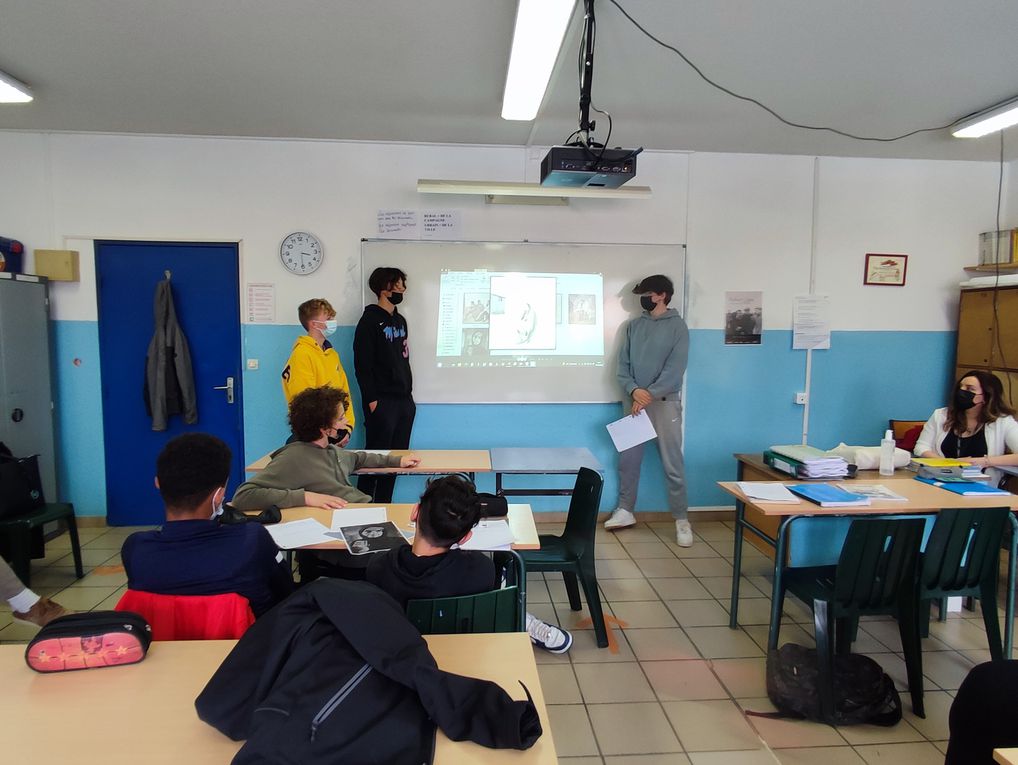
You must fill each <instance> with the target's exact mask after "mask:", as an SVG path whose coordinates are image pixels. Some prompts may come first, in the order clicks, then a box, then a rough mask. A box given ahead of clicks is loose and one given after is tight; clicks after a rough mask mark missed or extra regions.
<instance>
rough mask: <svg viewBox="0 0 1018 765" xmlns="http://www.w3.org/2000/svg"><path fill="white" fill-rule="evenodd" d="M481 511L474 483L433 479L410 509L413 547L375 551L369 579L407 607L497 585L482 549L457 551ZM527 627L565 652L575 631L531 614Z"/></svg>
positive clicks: (535, 638) (533, 636)
mask: <svg viewBox="0 0 1018 765" xmlns="http://www.w3.org/2000/svg"><path fill="white" fill-rule="evenodd" d="M480 515H481V510H480V505H479V504H478V502H477V493H476V491H475V490H474V486H473V484H471V483H470V482H469V481H466V480H464V479H462V478H460V477H459V476H454V475H451V476H446V477H444V478H439V479H437V480H433V481H429V482H428V487H427V489H425V491H424V494H422V495H421V501H420V503H419V504H418V505H417V506H416V507H415V508H414V509H413V510H412V511H411V513H410V519H411V520H412V521H414V522H415V523H416V534H415V535H414V543H413V546H412V547H408V546H407V545H402V546H400V547H397V548H396V549H395V550H390V551H388V552H385V553H376V554H375V555H374V556H373V557H372V560H371V562H370V563H369V564H368V571H367V576H366V578H367V580H368V581H369V582H371V583H372V584H374V585H376V586H377V587H379V588H380V589H382V590H384V591H385V592H387V593H388V594H389V595H391V596H392V597H393V599H394V600H396V602H398V603H399V604H400V606H402V607H403V608H406V604H407V601H408V600H414V599H416V598H451V597H458V596H460V595H476V594H478V593H481V592H488V591H490V590H493V589H495V588H496V587H498V582H497V576H496V573H495V565H494V564H493V563H492V562H491V559H490V558H489V557H488V556H487V555H485V554H484V553H482V552H477V551H475V550H459V549H456V550H453V549H451V548H452V546H453V545H454V544H462V543H464V542H466V541H467V540H468V539H470V536H471V534H472V533H473V531H472V529H473V527H474V526H476V525H477V521H478V520H480ZM527 632H528V633H529V634H530V640H531V642H533V643H534V644H535V645H538V646H540V647H541V648H544V649H545V650H548V651H551V652H552V653H564V652H565V651H568V650H569V646H571V645H572V642H573V636H572V635H570V634H569V633H568V632H566V631H565V630H562V629H559V628H558V627H556V626H554V625H552V624H547V623H545V622H542V621H541V620H540V619H537V618H535V617H533V616H531V615H530V614H527Z"/></svg>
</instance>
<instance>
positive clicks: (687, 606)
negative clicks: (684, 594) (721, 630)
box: [668, 598, 728, 627]
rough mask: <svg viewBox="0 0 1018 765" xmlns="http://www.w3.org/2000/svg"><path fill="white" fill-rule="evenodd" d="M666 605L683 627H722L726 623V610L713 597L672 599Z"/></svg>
mask: <svg viewBox="0 0 1018 765" xmlns="http://www.w3.org/2000/svg"><path fill="white" fill-rule="evenodd" d="M668 607H669V608H670V609H671V612H672V615H673V616H674V617H675V618H676V619H677V620H678V622H679V624H680V625H682V626H683V627H722V626H725V625H727V624H728V612H727V611H726V610H725V609H724V608H723V607H722V605H721V604H720V603H718V602H717V601H716V600H714V599H713V598H712V599H710V600H678V601H672V602H670V603H669V606H668Z"/></svg>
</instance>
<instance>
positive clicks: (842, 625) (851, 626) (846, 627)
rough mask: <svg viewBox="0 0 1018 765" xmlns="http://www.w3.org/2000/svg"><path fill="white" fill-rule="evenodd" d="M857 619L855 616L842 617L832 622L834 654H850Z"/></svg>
mask: <svg viewBox="0 0 1018 765" xmlns="http://www.w3.org/2000/svg"><path fill="white" fill-rule="evenodd" d="M858 625H859V618H858V617H857V616H843V617H841V618H840V619H836V620H835V621H834V636H835V641H834V646H835V653H838V654H847V653H851V652H852V643H853V642H854V638H855V636H856V633H855V630H856V629H858Z"/></svg>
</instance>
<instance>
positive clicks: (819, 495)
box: [788, 483, 870, 507]
mask: <svg viewBox="0 0 1018 765" xmlns="http://www.w3.org/2000/svg"><path fill="white" fill-rule="evenodd" d="M788 488H789V489H790V490H791V491H793V492H795V493H796V494H798V495H799V496H802V497H805V498H806V499H808V500H809V501H810V502H816V503H817V504H818V505H820V507H864V506H866V505H868V504H869V503H870V498H869V497H864V496H863V495H862V494H855V493H853V492H850V491H845V490H844V489H841V488H839V487H837V486H835V485H834V484H832V483H798V484H793V485H792V486H789V487H788Z"/></svg>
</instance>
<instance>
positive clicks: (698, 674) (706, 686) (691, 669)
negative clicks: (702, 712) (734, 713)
mask: <svg viewBox="0 0 1018 765" xmlns="http://www.w3.org/2000/svg"><path fill="white" fill-rule="evenodd" d="M642 667H643V671H644V672H645V673H646V674H647V679H648V680H650V685H651V687H652V688H653V689H654V692H655V693H656V694H657V697H658V699H660V700H661V701H694V700H698V699H727V698H728V692H727V691H726V690H725V688H724V686H723V685H721V683H720V682H719V681H718V679H717V677H715V676H714V673H713V672H711V670H710V667H709V666H708V664H707V662H705V661H700V660H695V661H648V662H643V663H642Z"/></svg>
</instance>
